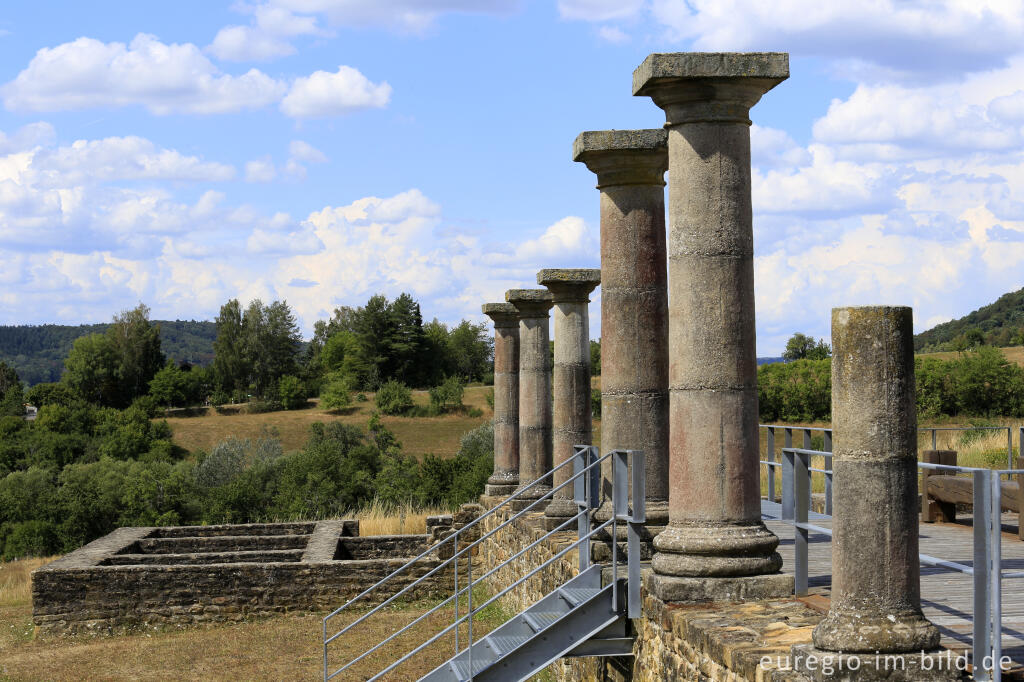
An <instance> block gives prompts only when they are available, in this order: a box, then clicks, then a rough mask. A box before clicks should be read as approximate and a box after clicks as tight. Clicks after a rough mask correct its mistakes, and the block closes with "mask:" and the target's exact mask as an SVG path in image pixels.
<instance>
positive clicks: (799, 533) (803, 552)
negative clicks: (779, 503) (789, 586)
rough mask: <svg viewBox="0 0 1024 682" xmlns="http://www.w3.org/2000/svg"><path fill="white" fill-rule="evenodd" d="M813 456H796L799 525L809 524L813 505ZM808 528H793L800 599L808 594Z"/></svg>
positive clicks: (795, 479)
mask: <svg viewBox="0 0 1024 682" xmlns="http://www.w3.org/2000/svg"><path fill="white" fill-rule="evenodd" d="M810 461H811V456H810V455H808V454H807V453H805V452H801V453H798V454H796V457H794V459H793V465H794V468H795V470H794V472H793V473H794V476H793V478H794V483H795V493H796V500H795V502H796V505H795V506H796V509H795V510H794V511H795V514H794V515H795V517H796V518H795V519H794V520H795V521H796V523H799V524H805V525H806V524H807V511H808V508H809V507H810V503H811V472H810ZM807 539H808V531H807V528H800V527H798V526H794V527H793V550H794V553H795V557H796V559H795V562H794V563H795V564H796V567H795V568H796V571H795V573H796V579H795V585H794V587H795V591H796V595H797V596H798V597H803V596H805V595H806V594H807V572H808V570H807Z"/></svg>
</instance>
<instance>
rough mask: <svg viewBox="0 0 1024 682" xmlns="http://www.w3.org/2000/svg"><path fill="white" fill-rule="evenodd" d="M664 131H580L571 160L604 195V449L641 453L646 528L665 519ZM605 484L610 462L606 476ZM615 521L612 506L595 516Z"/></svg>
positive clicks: (609, 485)
mask: <svg viewBox="0 0 1024 682" xmlns="http://www.w3.org/2000/svg"><path fill="white" fill-rule="evenodd" d="M667 140H668V134H667V133H666V132H665V131H664V130H663V129H657V130H600V131H588V132H584V133H580V135H579V136H578V137H577V138H576V140H575V142H574V143H573V150H572V151H573V160H574V161H578V162H580V163H584V164H586V166H587V168H589V169H590V170H591V171H593V172H594V173H595V174H596V175H597V188H598V190H600V193H601V276H602V282H601V452H602V453H604V452H611V451H612V450H618V449H632V450H643V452H644V456H645V464H646V477H645V478H646V481H645V485H646V495H645V496H646V503H647V524H648V525H649V526H653V527H663V526H664V525H665V524H666V523H667V522H668V487H669V486H668V274H667V270H666V265H665V180H664V176H665V170H666V169H667V168H668V142H667ZM602 476H603V479H604V483H603V485H604V487H605V488H606V489H609V488H610V487H611V463H610V462H608V463H606V466H605V467H604V470H603V471H602ZM610 517H611V507H610V501H609V502H608V503H607V504H605V505H604V506H603V507H602V508H601V509H600V510H599V512H598V514H597V519H598V520H599V521H606V520H607V519H608V518H610Z"/></svg>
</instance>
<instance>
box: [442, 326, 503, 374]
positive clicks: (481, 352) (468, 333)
mask: <svg viewBox="0 0 1024 682" xmlns="http://www.w3.org/2000/svg"><path fill="white" fill-rule="evenodd" d="M448 352H449V353H450V355H451V358H452V364H453V365H454V367H453V368H452V369H453V372H452V373H453V374H456V375H458V376H460V377H463V378H465V379H466V380H467V381H480V380H481V379H483V377H484V374H485V373H487V372H488V371H489V370H490V364H491V360H492V359H493V357H494V340H493V339H492V338H491V335H490V334H488V333H487V326H486V325H484V324H474V323H473V322H470V321H469V320H463V321H462V322H460V323H459V324H458V325H457V326H456V327H455V328H454V329H452V331H451V333H450V334H449V335H448Z"/></svg>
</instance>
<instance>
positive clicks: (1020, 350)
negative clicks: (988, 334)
mask: <svg viewBox="0 0 1024 682" xmlns="http://www.w3.org/2000/svg"><path fill="white" fill-rule="evenodd" d="M999 350H1001V351H1002V352H1003V356H1005V357H1006V359H1007V360H1009V361H1010V362H1014V363H1016V364H1018V365H1020V366H1021V367H1024V346H1009V347H1007V348H1000V349H999ZM918 355H920V356H921V357H923V358H939V359H940V360H956V358H957V356H958V355H959V353H957V352H956V351H955V350H951V351H942V352H940V353H918Z"/></svg>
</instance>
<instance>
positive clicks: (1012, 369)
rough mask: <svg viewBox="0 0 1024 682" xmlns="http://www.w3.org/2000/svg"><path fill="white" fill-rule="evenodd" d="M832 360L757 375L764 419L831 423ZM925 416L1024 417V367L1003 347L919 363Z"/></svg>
mask: <svg viewBox="0 0 1024 682" xmlns="http://www.w3.org/2000/svg"><path fill="white" fill-rule="evenodd" d="M831 372H832V361H831V359H823V360H797V361H795V362H790V363H786V364H782V363H775V364H771V365H762V366H760V367H758V370H757V392H758V399H759V404H760V411H761V415H760V416H761V420H762V421H767V422H773V421H828V420H829V419H830V418H831V411H832V405H831V400H832V378H831ZM914 375H915V382H916V386H917V394H916V398H917V410H918V414H919V415H920V416H922V417H941V416H949V417H996V416H999V417H1024V368H1021V367H1020V366H1018V365H1016V364H1014V363H1011V362H1009V361H1008V360H1007V359H1006V358H1005V357H1004V356H1003V354H1002V352H1001V351H1000V350H999V349H997V348H992V347H989V346H979V347H977V348H976V349H974V350H971V351H968V352H964V353H961V354H960V355H959V357H957V358H956V359H954V360H941V359H939V358H934V357H917V358H916V359H915V361H914Z"/></svg>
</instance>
